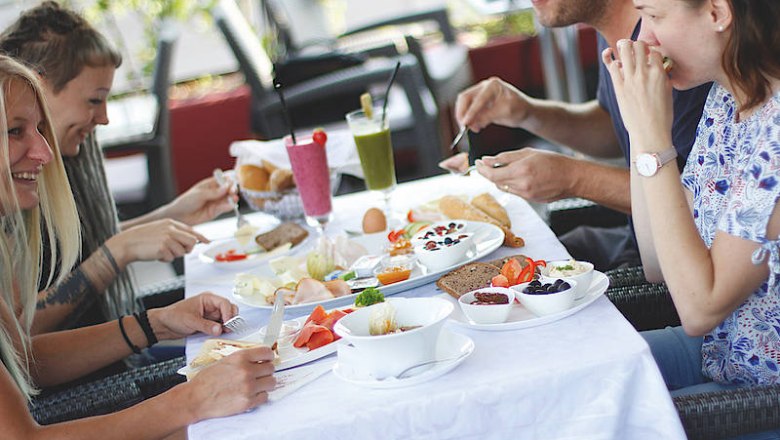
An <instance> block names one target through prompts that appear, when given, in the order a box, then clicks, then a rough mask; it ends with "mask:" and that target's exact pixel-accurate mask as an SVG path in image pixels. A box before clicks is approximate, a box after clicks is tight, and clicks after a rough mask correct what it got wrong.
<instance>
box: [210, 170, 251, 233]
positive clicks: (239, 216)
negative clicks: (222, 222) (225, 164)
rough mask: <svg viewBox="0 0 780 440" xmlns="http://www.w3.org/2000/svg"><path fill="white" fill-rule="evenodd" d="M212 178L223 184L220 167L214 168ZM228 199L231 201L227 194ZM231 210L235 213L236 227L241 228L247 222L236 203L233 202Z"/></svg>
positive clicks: (223, 175) (223, 178) (223, 179)
mask: <svg viewBox="0 0 780 440" xmlns="http://www.w3.org/2000/svg"><path fill="white" fill-rule="evenodd" d="M214 180H216V181H217V183H218V184H220V185H224V184H225V174H224V173H223V172H222V170H221V169H219V168H216V169H214ZM236 187H238V184H236ZM228 201H230V202H233V200H232V197H230V196H228ZM233 212H234V213H235V214H236V229H241V228H243V227H244V226H246V225H248V224H249V222H248V221H247V220H246V219H245V218H244V215H243V214H241V212H240V211H239V210H238V203H233Z"/></svg>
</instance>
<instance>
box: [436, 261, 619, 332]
mask: <svg viewBox="0 0 780 440" xmlns="http://www.w3.org/2000/svg"><path fill="white" fill-rule="evenodd" d="M607 287H609V279H608V278H607V276H606V275H604V274H603V273H601V272H599V271H597V270H595V271H593V278H592V279H591V282H590V287H588V292H587V293H586V294H585V296H583V297H582V298H580V299H577V300H575V301H574V305H573V306H572V307H571V308H569V309H566V310H564V311H562V312H559V313H554V314H552V315H545V316H536V315H534V314H533V313H531V312H530V311H528V309H526V308H525V307H523V306H522V305H521V304H520V303H517V302H515V305H514V307H512V311H511V312H509V318H507V320H506V322H502V323H500V324H475V323H473V322H471V321H469V319H468V318H466V315H464V314H463V310H461V308H460V306H459V305H458V300H456V299H455V298H453V297H452V296H450V295H448V294H446V293H443V294H441V295H439V297H441V298H446V299H447V300H448V301H450V302H451V303H453V304H455V310H453V311H452V314H451V315H450V322H452V323H454V324H457V325H460V326H463V327H467V328H470V329H474V330H487V331H503V330H517V329H521V328H528V327H535V326H537V325H542V324H547V323H549V322H553V321H557V320H559V319H563V318H565V317H567V316H569V315H572V314H574V313H577V312H578V311H580V310H582V309H584V308H585V307H587V306H588V304H590V303H592V302H593V301H595V300H597V299H598V298H599V297H600V296H601V295H603V294H604V292H606V291H607Z"/></svg>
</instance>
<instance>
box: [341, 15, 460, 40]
mask: <svg viewBox="0 0 780 440" xmlns="http://www.w3.org/2000/svg"><path fill="white" fill-rule="evenodd" d="M421 21H434V22H436V24H438V26H439V30H440V31H441V33H442V35H443V36H444V41H446V42H448V43H454V42H455V31H454V30H453V28H452V24H451V23H450V17H449V15H448V14H447V9H446V8H437V9H431V10H429V11H423V12H416V13H412V14H408V15H402V16H400V17H393V18H390V19H387V20H382V21H378V22H375V23H371V24H368V25H366V26H361V27H359V28H355V29H351V30H349V31H347V32H345V33H343V34H341V35H340V36H339V37H344V36H348V35H354V34H359V33H361V32H366V31H369V30H372V29H377V28H380V27H383V26H394V25H399V24H409V23H418V22H421Z"/></svg>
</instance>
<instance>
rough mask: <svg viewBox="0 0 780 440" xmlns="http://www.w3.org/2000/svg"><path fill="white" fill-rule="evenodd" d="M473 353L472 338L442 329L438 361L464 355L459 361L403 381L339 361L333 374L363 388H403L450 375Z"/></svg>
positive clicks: (437, 365)
mask: <svg viewBox="0 0 780 440" xmlns="http://www.w3.org/2000/svg"><path fill="white" fill-rule="evenodd" d="M472 352H474V341H473V340H471V338H469V337H468V336H465V335H462V334H460V333H455V332H453V331H451V330H447V329H442V331H441V334H440V335H439V340H438V341H437V342H436V359H449V358H455V357H457V356H459V355H461V354H463V356H462V357H460V358H459V359H454V360H452V361H449V362H441V363H438V364H434V365H433V366H432V367H431V368H429V369H427V370H424V371H421V372H420V373H417V374H415V375H413V376H410V377H405V378H403V379H396V378H388V379H383V380H378V379H375V378H374V377H373V376H371V375H370V374H369V373H367V372H365V371H362V370H358V369H356V368H354V367H353V366H352V365H349V364H346V363H343V362H342V359H339V360H338V361H337V362H336V364H335V365H333V374H334V375H335V376H336V377H338V378H339V379H341V380H343V381H345V382H349V383H351V384H354V385H358V386H361V387H367V388H376V389H389V388H402V387H408V386H412V385H417V384H420V383H423V382H427V381H429V380H431V379H435V378H437V377H439V376H442V375H444V374H446V373H448V372H449V371H451V370H452V369H454V368H455V367H457V366H458V365H460V364H461V362H463V361H464V360H466V358H467V357H469V356H470V355H471V353H472Z"/></svg>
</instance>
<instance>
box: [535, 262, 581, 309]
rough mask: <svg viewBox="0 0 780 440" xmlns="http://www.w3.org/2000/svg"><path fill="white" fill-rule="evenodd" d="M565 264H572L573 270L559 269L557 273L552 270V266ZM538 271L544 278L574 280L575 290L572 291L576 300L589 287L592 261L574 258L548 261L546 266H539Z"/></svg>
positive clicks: (556, 266) (557, 266) (558, 266)
mask: <svg viewBox="0 0 780 440" xmlns="http://www.w3.org/2000/svg"><path fill="white" fill-rule="evenodd" d="M565 266H574V270H573V271H560V272H559V273H556V272H555V271H553V269H554V268H560V267H565ZM550 271H553V273H552V274H551V273H550ZM540 272H541V274H542V276H543V277H545V278H550V279H555V278H562V279H564V280H567V281H568V280H572V281H576V282H577V291H576V292H575V293H574V299H575V300H577V299H580V298H582V297H584V296H585V295H586V294H587V293H588V289H589V288H590V281H591V279H592V278H593V263H589V262H587V261H575V260H560V261H548V262H547V266H544V267H541V268H540Z"/></svg>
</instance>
